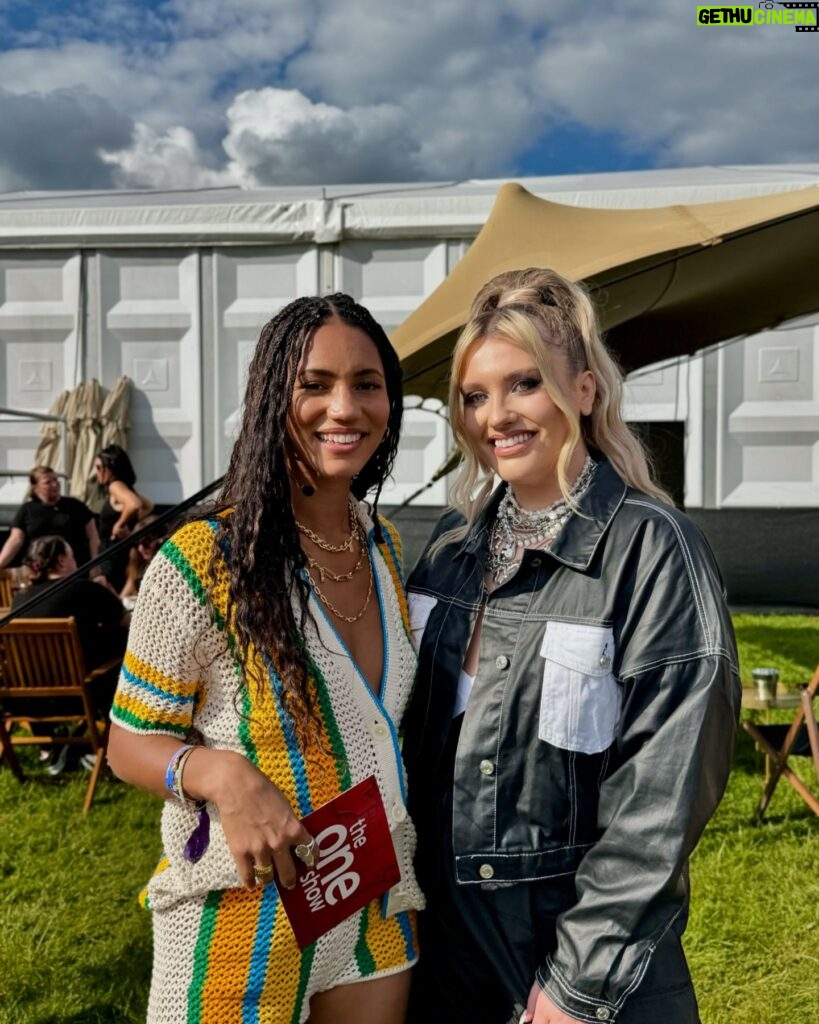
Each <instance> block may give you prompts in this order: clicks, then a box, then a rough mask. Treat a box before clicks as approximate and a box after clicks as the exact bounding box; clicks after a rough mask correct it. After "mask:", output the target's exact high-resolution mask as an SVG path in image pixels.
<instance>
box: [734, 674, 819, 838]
mask: <svg viewBox="0 0 819 1024" xmlns="http://www.w3.org/2000/svg"><path fill="white" fill-rule="evenodd" d="M817 691H819V665H817V667H816V671H815V672H814V673H813V678H812V679H811V681H810V682H809V683H808V684H807V686H805V688H804V689H803V691H802V697H801V701H800V704H799V710H798V711H797V712H796V716H795V717H794V720H793V721H792V722H791V724H790V725H756V724H755V723H754V722H743V723H742V728H743V729H744V730H745V731H746V732H747V733H750V735H751V736H752V737H753V738H754V740H755V741H756V743H757V744H758V745H759V747H760V748H761V749H762V750H763V751H764V753H765V754H766V756H767V758H768V762H769V764H770V769H771V770H770V776H769V778H768V780H767V782H766V783H765V789H764V790H763V793H762V798H761V799H760V801H759V807H757V812H756V813H757V816H758V817H759V819H760V821H761V820H762V819H763V818H764V817H765V811H766V809H767V807H768V804H769V803H770V800H771V797H772V796H773V792H774V790H775V789H776V786H777V783H778V782H779V780H780V778H781V777H782V776H783V775H784V776H785V778H786V779H787V780H788V782H790V784H791V785H792V786H793V788H794V789H795V790H796V792H797V793H798V794H799V795H800V796H801V797H802V799H803V800H804V801H805V803H806V804H807V805H808V807H810V809H811V810H812V811H813V813H814V814H817V815H819V796H817V795H816V794H815V793H813V792H811V790H810V789H809V788H808V787H807V786H806V785H805V783H804V782H803V781H802V780H801V779H800V778H799V776H798V775H797V774H796V772H794V770H793V769H792V768H791V767H790V765H789V764H788V758H789V757H791V756H794V757H812V758H813V769H814V772H815V773H816V779H817V782H819V727H817V724H816V714H815V711H814V706H813V701H814V699H815V698H816V696H817Z"/></svg>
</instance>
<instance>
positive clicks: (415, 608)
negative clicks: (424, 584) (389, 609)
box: [407, 591, 438, 654]
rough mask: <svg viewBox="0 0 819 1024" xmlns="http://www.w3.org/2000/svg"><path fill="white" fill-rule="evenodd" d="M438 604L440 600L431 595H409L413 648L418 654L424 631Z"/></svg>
mask: <svg viewBox="0 0 819 1024" xmlns="http://www.w3.org/2000/svg"><path fill="white" fill-rule="evenodd" d="M436 604H438V598H437V597H430V596H429V594H416V593H414V592H413V591H410V592H409V593H408V594H407V605H408V607H409V620H410V636H411V637H412V646H413V647H414V648H415V653H416V654H417V653H418V652H419V651H420V649H421V640H422V639H423V637H424V630H425V629H426V628H427V622H428V620H429V617H430V615H431V613H432V609H433V608H434V607H435V605H436Z"/></svg>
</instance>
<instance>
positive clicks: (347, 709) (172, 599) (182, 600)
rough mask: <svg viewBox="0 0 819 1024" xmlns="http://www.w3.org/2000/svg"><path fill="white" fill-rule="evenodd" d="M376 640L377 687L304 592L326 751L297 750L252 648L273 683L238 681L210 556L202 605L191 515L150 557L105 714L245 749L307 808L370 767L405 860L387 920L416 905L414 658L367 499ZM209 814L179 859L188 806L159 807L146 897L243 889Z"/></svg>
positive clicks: (393, 547) (399, 595) (222, 582)
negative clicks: (410, 810)
mask: <svg viewBox="0 0 819 1024" xmlns="http://www.w3.org/2000/svg"><path fill="white" fill-rule="evenodd" d="M359 516H360V517H361V521H362V523H363V525H364V527H365V530H366V534H367V542H368V544H369V548H370V558H371V563H372V566H373V573H374V579H375V590H376V593H377V597H378V602H379V606H380V611H381V624H382V630H383V637H384V669H383V674H382V679H381V682H380V686H379V690H378V693H375V692H374V691H373V689H372V688H371V687H370V686H369V685H368V683H367V681H366V680H365V678H364V677H363V675H362V674H361V672H360V671H359V669H358V667H357V665H356V664H355V662H354V661H353V659H352V657H351V655H350V653H349V651H348V650H347V648H346V646H345V644H344V642H343V641H342V639H341V637H340V636H339V635H338V633H337V632H336V630H335V628H334V627H333V624H332V621H331V620H330V618H329V616H328V615H327V613H326V612H325V610H324V609H323V607H322V605H321V604H320V603H319V602H318V601H317V600H316V599H315V597H311V599H310V611H311V613H312V619H311V618H308V620H307V622H306V623H305V637H304V638H305V646H306V650H307V653H308V659H309V664H308V668H309V680H308V686H309V688H310V690H311V696H312V697H313V707H314V708H316V709H318V715H319V719H320V723H319V724H320V730H321V739H322V743H321V747H322V749H318V748H316V749H311V750H310V752H309V756H305V754H304V752H303V751H302V749H301V747H300V745H299V743H298V741H297V739H296V735H295V733H294V730H293V727H292V723H291V720H290V718H289V716H288V715H287V714H286V713H285V712H284V710H283V702H282V684H281V680H280V678H279V675H278V673H277V670H276V665H275V663H274V662H273V660H272V659H270V658H268V657H267V656H262V655H261V654H260V653H259V652H257V651H255V650H253V649H251V651H250V652H249V659H253V662H252V663H253V664H254V665H256V667H257V671H259V672H261V673H263V676H262V678H264V679H265V680H266V682H267V683H268V684H269V685H266V686H263V687H259V686H251V687H247V686H240V672H239V666H238V662H237V661H236V659H235V658H234V656H233V653H232V652H233V649H234V643H235V641H234V638H233V636H232V635H231V631H230V629H229V627H228V624H227V622H226V609H227V580H228V575H227V564H226V562H225V560H224V556H223V555H222V556H220V558H219V559H217V561H216V566H215V569H214V571H215V574H216V580H215V583H216V586H215V589H214V593H213V598H214V600H213V604H214V611H215V614H214V616H213V617H212V616H211V615H210V613H209V611H208V609H207V607H206V603H205V595H206V590H207V587H208V583H209V580H210V571H211V570H210V561H211V554H212V552H213V544H214V534H215V531H216V525H217V524H216V522H215V521H198V522H193V523H189V524H187V525H186V526H183V527H182V528H181V529H180V530H178V531H177V532H176V533H175V534H174V535H173V536H172V537H171V538H170V539H169V540H168V541H166V542H165V544H164V545H163V546H162V548H161V549H160V551H159V552H158V553H157V555H156V556H155V557H154V559H153V561H152V562H151V564H150V566H149V567H148V570H147V571H146V574H145V577H144V579H143V583H142V587H141V589H140V594H139V599H138V601H137V604H136V608H135V609H134V614H133V618H132V623H131V631H130V635H129V642H128V651H127V653H126V655H125V660H124V663H123V667H122V673H121V676H120V681H119V686H118V689H117V694H116V697H115V700H114V704H113V707H112V709H111V718H112V721H114V722H115V723H116V724H117V725H119V726H121V727H122V728H124V729H128V730H131V731H132V732H136V733H141V734H145V735H149V734H157V733H160V734H165V735H171V736H177V737H179V739H180V741H184V740H187V741H188V742H195V743H202V744H204V745H205V746H208V747H213V748H218V749H224V750H233V751H237V752H240V753H242V754H244V756H245V757H247V758H248V759H249V760H251V761H252V762H253V763H254V764H255V765H256V766H257V767H258V768H259V769H260V770H261V771H263V772H264V773H265V775H267V776H268V778H270V779H271V780H272V781H273V782H274V783H275V785H276V786H277V787H278V788H279V789H280V790H281V791H282V793H283V794H284V796H285V797H286V798H287V800H288V801H289V802H290V804H291V806H292V807H293V810H294V812H295V813H296V814H297V815H298V816H299V817H302V816H304V815H306V814H308V813H309V812H310V811H311V810H314V809H315V808H316V807H319V806H321V805H322V804H323V803H326V802H327V801H328V800H330V799H332V798H333V797H335V796H337V795H338V794H339V793H341V792H344V791H345V790H346V789H349V788H350V786H352V785H355V783H357V782H360V781H361V780H362V779H364V778H366V777H367V776H369V775H372V774H374V775H375V776H376V778H377V780H378V784H379V788H380V791H381V796H382V798H383V800H384V806H385V808H386V811H387V817H388V819H389V821H390V829H391V833H392V837H393V842H394V845H395V850H396V854H397V856H398V862H399V866H400V868H401V881H400V883H399V884H398V885H397V886H396V887H395V888H394V889H393V890H391V892H390V893H389V894H388V897H387V898H386V900H385V909H384V912H385V914H387V915H391V914H394V913H398V912H400V911H403V910H408V909H412V908H421V907H422V906H423V896H422V894H421V892H420V889H419V888H418V884H417V882H416V879H415V874H414V871H413V867H412V858H413V853H414V849H415V830H414V827H413V825H412V822H411V820H410V819H409V817H408V816H407V812H406V788H405V787H406V780H405V773H404V768H403V763H402V761H401V753H400V750H399V744H398V735H397V726H398V724H399V723H400V721H401V717H402V715H403V712H404V709H405V707H406V703H407V700H408V699H409V695H410V691H411V688H412V684H413V679H414V674H415V666H416V659H415V653H414V650H413V647H412V644H411V642H410V633H409V619H408V612H407V603H406V597H405V595H404V590H403V585H402V582H401V571H400V541H399V538H398V534H397V532H396V531H395V529H394V528H393V527H392V526H391V524H389V523H387V522H386V521H385V520H381V524H382V533H383V541H382V542H381V543H376V541H375V538H374V529H373V523H372V520H371V519H370V517H369V514H368V512H367V510H366V506H365V505H364V504H363V503H362V504H361V505H360V506H359ZM208 811H209V813H210V816H211V830H210V831H211V838H210V845H209V847H208V850H207V852H206V853H205V855H204V856H203V857H202V858H201V860H199V861H198V862H197V863H196V864H190V863H189V862H188V861H187V860H186V859H185V858H184V857H183V855H182V851H183V849H184V846H185V843H186V841H187V839H188V838H189V836H190V834H191V832H192V831H193V829H194V828H195V825H196V815H195V812H194V811H193V809H192V808H189V807H185V806H182V805H180V804H179V803H177V802H176V801H167V802H166V804H165V807H164V809H163V814H162V838H163V845H164V850H165V854H164V856H163V858H162V860H161V861H160V864H159V866H158V867H157V870H156V873H155V874H154V876H153V878H152V879H151V881H150V882H149V884H148V888H147V902H148V905H149V906H152V907H156V908H159V907H167V906H171V905H174V904H175V903H176V902H178V901H179V900H181V899H186V898H188V897H191V896H199V895H203V894H205V893H208V892H211V891H214V890H222V889H230V888H234V887H238V886H240V885H241V882H240V879H239V876H238V873H237V871H236V866H235V864H234V862H233V858H232V856H231V854H230V851H229V849H228V846H227V842H226V840H225V836H224V832H223V831H222V829H221V827H220V825H219V813H218V809H217V808H216V807H214V806H212V805H209V806H208Z"/></svg>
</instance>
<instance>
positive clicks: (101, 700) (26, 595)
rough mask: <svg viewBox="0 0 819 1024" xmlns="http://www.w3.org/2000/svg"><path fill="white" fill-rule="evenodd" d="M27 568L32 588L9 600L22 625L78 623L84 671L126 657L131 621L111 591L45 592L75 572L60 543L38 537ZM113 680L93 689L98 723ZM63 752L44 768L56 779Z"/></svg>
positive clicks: (91, 587) (81, 583)
mask: <svg viewBox="0 0 819 1024" xmlns="http://www.w3.org/2000/svg"><path fill="white" fill-rule="evenodd" d="M26 566H27V567H28V570H29V572H30V573H31V586H30V587H29V588H28V589H27V590H21V591H18V592H17V593H16V594H15V595H14V602H13V604H12V611H16V612H18V614H19V617H20V618H24V619H25V618H29V619H32V618H33V619H65V618H68V617H69V616H73V617H74V618H75V619H76V621H77V632H78V634H79V638H80V647H81V648H82V652H83V658H84V660H85V667H86V670H87V671H91V670H92V669H94V668H96V667H97V666H98V665H102V664H103V662H106V661H109V660H110V659H111V658H118V657H121V656H122V655H123V654H124V653H125V644H126V641H127V638H128V622H129V619H130V616H129V614H128V613H127V612H126V611H125V609H124V608H123V607H122V603H121V602H120V601H119V600H118V599H117V598H116V597H115V596H114V595H113V594H112V593H111V592H110V590H108V589H107V588H106V587H101V586H99V585H98V584H96V583H92V582H91V581H90V580H86V579H82V578H80V577H77V578H75V579H73V580H71V582H70V583H67V584H66V585H65V586H63V587H61V588H59V589H53V590H52V591H51V592H49V588H53V584H54V583H55V581H57V580H61V579H64V578H65V577H66V576H70V575H71V574H72V573H74V572H76V571H77V562H76V560H75V558H74V552H73V551H72V550H71V545H70V544H69V543H68V542H67V541H66V540H65V539H64V538H63V537H56V536H50V537H39V538H38V539H37V540H35V541H34V542H33V543H32V544H31V545H30V546H29V549H28V551H27V553H26ZM40 594H42V595H43V596H42V599H41V600H39V601H38V602H37V603H36V604H31V605H30V607H29V604H30V602H31V600H32V598H33V597H34V596H35V595H40ZM117 675H118V669H114V670H113V671H112V672H110V673H107V674H106V675H104V676H102V677H101V678H100V679H98V680H96V681H95V683H94V694H93V695H94V701H95V704H96V707H97V709H98V710H99V713H100V716H101V717H106V716H107V715H108V711H109V709H110V707H111V702H112V700H113V698H114V690H115V689H116V683H117ZM80 749H81V748H80ZM68 750H69V748H68V747H67V746H63V747H61V748H60V756H59V757H58V759H57V760H56V761H55V762H54V764H52V765H51V766H49V771H50V772H51V774H57V773H59V772H60V771H62V769H63V768H64V767H65V764H66V757H67V755H68Z"/></svg>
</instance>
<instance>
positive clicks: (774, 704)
mask: <svg viewBox="0 0 819 1024" xmlns="http://www.w3.org/2000/svg"><path fill="white" fill-rule="evenodd" d="M801 701H802V694H801V693H777V695H776V697H774V698H773V700H770V699H768V698H767V697H760V696H759V693H758V691H757V688H756V687H755V686H746V687H744V688H743V690H742V706H743V707H744V708H745V709H746V710H747V711H764V712H765V721H766V723H767V722H769V721H770V718H771V711H773V710H774V709H776V708H798V707H799V704H800V703H801Z"/></svg>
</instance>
